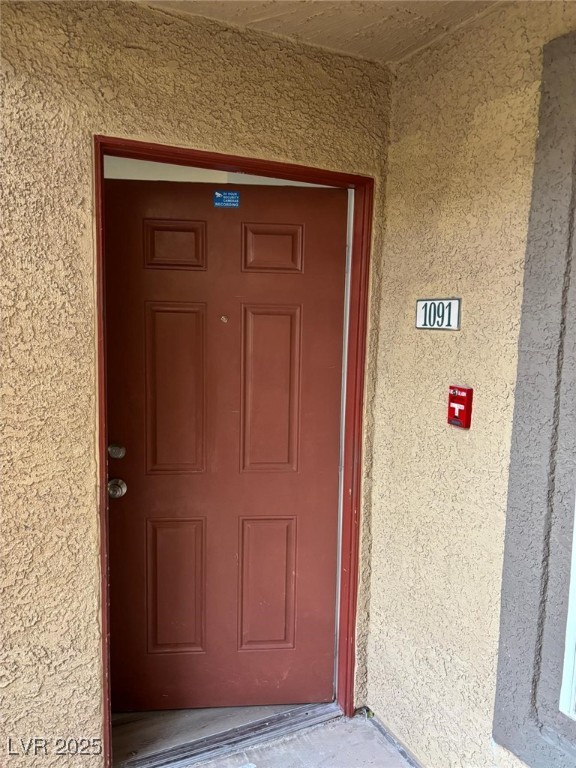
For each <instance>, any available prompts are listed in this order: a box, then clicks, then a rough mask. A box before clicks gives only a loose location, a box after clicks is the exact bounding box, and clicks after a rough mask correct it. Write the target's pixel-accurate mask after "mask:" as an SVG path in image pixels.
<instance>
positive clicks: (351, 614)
mask: <svg viewBox="0 0 576 768" xmlns="http://www.w3.org/2000/svg"><path fill="white" fill-rule="evenodd" d="M105 155H113V156H116V157H126V158H130V159H137V160H149V161H153V162H160V163H171V164H176V165H186V166H194V167H196V168H206V169H211V170H219V171H228V172H232V173H238V172H239V173H247V174H254V175H257V176H270V177H274V178H280V179H287V180H290V181H300V182H308V183H312V184H323V185H326V186H332V187H342V188H346V189H353V190H354V193H355V194H354V209H353V237H352V243H351V263H350V270H351V274H350V278H349V280H350V302H349V318H348V339H347V341H348V352H347V361H346V374H345V376H346V395H345V404H344V431H343V435H344V439H343V448H344V450H343V457H344V466H343V475H342V478H343V482H342V496H343V498H342V520H341V541H340V547H341V562H340V598H339V611H338V643H337V670H336V675H335V677H336V680H335V684H336V686H335V687H336V702H337V703H338V705H339V706H340V708H341V709H342V711H343V713H344V714H345V715H346V716H347V717H351V716H352V715H353V714H354V667H355V656H356V637H355V631H356V612H357V599H358V574H359V550H360V507H361V493H362V489H361V481H362V440H363V418H362V417H363V405H364V376H365V363H366V342H367V330H368V298H369V297H368V281H369V263H370V251H371V240H372V211H373V200H374V179H373V178H371V177H369V176H360V175H356V174H348V173H340V172H337V171H328V170H323V169H320V168H313V167H308V166H302V165H296V164H292V163H281V162H277V161H272V160H261V159H256V158H249V157H240V156H235V155H227V154H220V153H215V152H205V151H201V150H196V149H187V148H184V147H173V146H167V145H163V144H153V143H149V142H142V141H134V140H132V139H124V138H116V137H110V136H102V135H95V136H94V182H95V184H94V195H95V225H96V300H97V301H96V303H97V343H98V348H97V364H98V457H99V477H98V481H99V496H98V499H99V518H100V560H101V563H100V566H101V595H102V601H101V602H102V615H101V627H102V661H103V676H102V680H103V683H102V685H103V713H104V740H103V741H104V756H105V765H106V766H109V765H111V733H110V729H111V718H110V669H109V660H110V653H109V651H110V636H109V619H108V606H109V590H108V519H107V509H108V497H107V493H106V481H107V478H106V466H107V458H106V456H107V453H106V451H107V444H108V443H107V434H106V375H105V374H106V370H105V366H106V350H105V336H104V317H105V316H104V308H105V303H104V302H105V289H104V286H105V280H104V268H105V259H104V226H105V222H104V205H103V196H104V156H105Z"/></svg>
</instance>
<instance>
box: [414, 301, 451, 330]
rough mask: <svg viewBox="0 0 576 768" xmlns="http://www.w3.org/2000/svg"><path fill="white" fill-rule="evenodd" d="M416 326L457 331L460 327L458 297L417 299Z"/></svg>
mask: <svg viewBox="0 0 576 768" xmlns="http://www.w3.org/2000/svg"><path fill="white" fill-rule="evenodd" d="M416 328H424V329H428V330H431V331H433V330H436V331H457V330H458V329H459V328H460V299H419V300H418V301H417V302H416Z"/></svg>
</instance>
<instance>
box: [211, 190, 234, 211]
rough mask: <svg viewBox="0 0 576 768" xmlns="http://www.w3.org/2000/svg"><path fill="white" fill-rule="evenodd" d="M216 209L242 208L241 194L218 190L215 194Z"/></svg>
mask: <svg viewBox="0 0 576 768" xmlns="http://www.w3.org/2000/svg"><path fill="white" fill-rule="evenodd" d="M214 208H240V192H231V191H229V190H227V189H218V190H216V192H214Z"/></svg>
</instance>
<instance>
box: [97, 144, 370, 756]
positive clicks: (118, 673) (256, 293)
mask: <svg viewBox="0 0 576 768" xmlns="http://www.w3.org/2000/svg"><path fill="white" fill-rule="evenodd" d="M176 151H177V150H176ZM105 154H106V153H105V152H102V155H101V158H100V160H101V161H103V160H104V157H105ZM102 167H104V169H105V173H104V174H103V175H104V177H105V178H102V179H101V181H100V189H101V192H102V199H101V202H102V206H103V224H104V227H103V231H102V246H103V256H104V257H105V258H104V262H105V269H104V270H103V272H104V274H105V279H104V281H103V283H102V288H103V298H104V299H105V308H106V310H105V317H103V325H104V330H105V338H106V348H105V349H106V365H105V371H106V393H107V402H106V411H105V414H106V444H105V446H103V448H104V449H105V450H106V454H107V462H108V475H107V478H106V480H107V482H108V483H109V496H110V498H109V501H108V504H107V506H108V508H109V515H108V518H107V527H108V541H109V547H108V555H109V565H110V578H109V580H107V587H108V589H109V595H110V614H109V622H110V658H111V702H112V711H113V712H116V713H131V714H122V715H119V716H116V718H115V729H114V730H115V743H116V745H117V752H118V755H117V759H118V760H120V761H121V762H123V763H125V764H126V761H128V764H130V763H132V764H133V765H136V764H138V765H140V764H141V763H140V762H139V758H137V757H136V756H135V755H134V754H132V758H131V757H130V753H134V751H136V753H138V752H139V751H140V752H141V751H142V746H141V747H140V749H138V748H136V750H135V749H134V748H133V747H130V746H128V742H129V741H130V738H129V734H130V733H132V734H134V733H138V732H140V733H141V734H142V733H143V731H144V730H147V732H148V736H147V737H146V738H144V737H143V736H141V737H140V742H141V745H142V744H143V745H144V748H145V750H147V752H146V754H144V753H142V758H143V759H145V758H147V757H149V756H150V755H152V754H156V755H159V754H160V753H164V752H170V750H173V749H180V748H181V747H183V746H184V747H185V748H186V749H188V750H189V748H190V745H191V744H193V743H194V742H199V741H202V739H206V738H207V739H208V740H209V741H210V739H212V740H213V739H214V738H217V739H220V737H221V734H222V732H223V731H226V732H229V733H236V734H238V732H239V731H240V732H242V731H243V730H245V729H250V728H254V727H255V728H256V730H257V731H258V730H259V729H260V730H261V729H262V727H267V726H268V725H269V724H270V723H276V724H278V723H282V722H284V725H286V724H288V723H289V722H290V721H291V720H292V721H293V722H294V723H297V722H298V721H299V719H300V720H301V719H302V716H303V715H304V712H303V710H302V707H303V708H304V709H306V710H310V711H307V712H306V713H305V715H306V717H308V718H309V717H310V716H311V713H312V717H317V718H320V719H326V718H327V717H333V716H334V715H335V714H337V713H339V712H341V711H342V710H341V707H342V704H344V706H345V708H348V709H349V707H350V705H346V704H345V702H344V699H345V698H347V696H348V697H349V696H350V693H348V694H347V696H346V695H344V691H343V690H342V680H346V679H347V678H350V675H351V661H352V659H351V658H350V654H349V648H350V643H349V638H348V639H347V640H346V641H345V642H346V645H347V646H348V649H347V650H348V652H345V653H344V654H342V653H341V655H340V658H339V659H338V663H337V650H340V649H341V646H340V643H341V642H342V641H343V635H342V626H344V627H345V628H346V633H348V632H349V631H350V628H351V626H353V613H351V611H353V610H354V601H353V600H352V602H350V597H351V592H350V589H351V584H350V582H349V578H350V575H351V573H350V569H349V564H350V562H351V561H354V559H355V557H356V553H355V551H354V547H355V546H356V545H357V541H356V540H355V538H354V535H352V536H350V535H349V533H350V528H351V526H350V511H351V510H350V509H349V499H350V497H351V494H352V490H353V489H352V488H349V487H347V494H346V495H347V496H348V499H346V501H344V500H343V497H344V494H343V488H344V486H345V485H346V486H347V485H349V482H350V480H354V481H355V482H356V481H357V477H356V472H354V471H349V472H348V474H346V465H347V464H350V457H351V451H350V448H351V447H352V445H355V439H356V440H357V437H358V435H356V436H354V434H353V431H352V430H351V429H350V430H349V431H348V434H347V433H346V430H345V429H344V425H345V418H344V416H345V415H346V414H349V413H352V415H353V416H354V418H355V419H356V420H357V418H358V415H357V414H354V411H353V408H352V407H351V406H357V397H358V390H357V388H356V387H353V388H352V391H353V392H355V395H356V401H354V402H351V401H350V395H349V393H347V385H348V386H349V380H350V378H351V377H350V373H351V371H350V361H349V358H348V357H347V353H348V354H349V352H350V349H349V347H350V332H351V331H355V332H357V331H358V329H359V328H360V327H361V326H360V324H359V322H358V321H359V319H360V318H359V317H358V309H359V306H360V307H361V302H360V304H359V302H358V299H359V297H358V296H357V295H355V292H356V294H357V290H358V288H359V287H361V285H362V278H363V279H364V280H365V278H366V273H365V270H364V272H363V273H362V272H361V273H360V274H359V275H358V276H357V277H358V278H361V279H360V280H358V279H357V280H356V289H354V286H353V281H352V280H351V279H350V272H351V270H350V269H349V268H347V265H348V267H350V266H351V265H352V258H351V257H352V248H351V243H352V228H353V222H354V221H355V220H358V218H359V217H358V209H357V208H355V207H354V197H353V191H349V190H348V188H347V187H346V186H344V185H339V184H334V185H330V184H323V183H322V182H323V181H325V180H326V179H325V178H324V177H323V176H322V174H319V177H318V179H317V182H316V181H313V180H312V178H310V181H308V180H307V179H306V180H304V179H297V178H296V179H293V180H291V183H285V180H283V179H281V178H274V179H273V180H272V183H268V182H269V179H268V178H267V177H266V178H262V179H258V178H255V177H253V176H252V177H251V176H246V175H243V176H242V175H241V174H238V173H237V172H235V171H228V170H227V171H226V172H221V171H219V170H218V169H216V170H214V169H202V170H200V171H198V169H196V168H193V167H186V168H183V167H182V166H176V170H177V173H178V176H179V177H178V180H177V181H174V180H168V179H167V178H166V175H168V177H169V175H170V173H171V172H173V170H171V169H170V166H169V165H163V164H162V163H158V162H154V163H150V162H146V163H141V162H139V160H138V158H133V157H132V158H118V157H115V156H112V157H106V162H105V165H104V163H102V162H101V165H100V170H101V171H102ZM122 167H124V169H127V173H126V176H127V177H128V178H126V177H124V178H122V174H123V171H122ZM172 168H173V167H172ZM159 169H160V171H159ZM158 172H160V174H161V175H160V178H155V174H156V173H158ZM190 174H200V175H202V176H203V178H202V179H201V180H200V181H198V180H197V179H194V180H190ZM218 174H221V175H222V176H225V177H226V178H219V177H218ZM325 175H326V174H325ZM328 176H331V174H328ZM309 177H310V175H308V178H309ZM365 181H367V180H365ZM243 182H245V183H243ZM360 213H364V214H365V210H363V209H361V210H360ZM360 223H362V220H360ZM364 234H365V233H364ZM357 242H358V239H357ZM361 242H363V240H362V241H361ZM364 266H365V265H364ZM351 299H352V302H353V304H352V303H351V302H350V300H351ZM349 306H353V313H351V314H350V315H349V313H348V308H349ZM364 310H365V307H364ZM364 320H365V316H364ZM358 345H359V339H358V337H357V336H356V335H355V336H354V337H353V344H352V350H351V351H352V353H353V355H352V358H353V359H354V360H356V361H357V359H358V352H359V350H358ZM362 349H363V346H362ZM354 373H355V377H354V378H355V379H357V378H358V371H354ZM347 394H348V396H347ZM354 423H355V422H354V421H353V422H352V424H354ZM348 426H350V422H349V424H348ZM350 469H352V470H353V469H354V468H353V467H349V470H350ZM356 514H357V512H356ZM351 547H352V548H351ZM343 561H345V562H346V569H345V571H346V576H345V578H342V574H343V571H344V569H343ZM344 596H345V598H346V602H345V603H344V606H345V608H346V611H345V613H344V615H343V614H342V612H341V608H342V606H343V597H344ZM344 637H346V635H344ZM336 699H338V701H339V702H340V703H339V705H335V704H332V703H331V702H334V701H335V700H336ZM349 700H350V699H349ZM315 706H319V707H320V709H319V710H314V707H315ZM261 707H265V708H267V709H264V710H263V709H261ZM206 708H212V709H211V710H209V711H208V710H206ZM214 708H217V709H214ZM240 708H244V709H240ZM250 708H252V709H250ZM331 708H332V709H331ZM175 710H179V712H178V711H175ZM192 710H194V711H192ZM162 711H164V712H165V713H166V714H160V713H161V712H162ZM145 712H156V713H158V714H156V715H146V714H144V713H145ZM134 713H137V714H134ZM306 717H305V718H304V719H306ZM228 726H229V727H228ZM299 727H301V724H300V726H299ZM150 750H152V751H150ZM154 750H155V751H154ZM158 750H160V752H158ZM134 760H136V763H134ZM115 762H116V761H115ZM158 764H160V763H158ZM142 765H143V763H142Z"/></svg>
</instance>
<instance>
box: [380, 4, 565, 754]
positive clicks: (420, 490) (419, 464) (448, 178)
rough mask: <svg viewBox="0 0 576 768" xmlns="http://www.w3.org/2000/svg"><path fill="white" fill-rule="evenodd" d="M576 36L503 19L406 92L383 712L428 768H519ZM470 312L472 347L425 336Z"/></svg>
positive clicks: (383, 428) (387, 358)
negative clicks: (550, 113)
mask: <svg viewBox="0 0 576 768" xmlns="http://www.w3.org/2000/svg"><path fill="white" fill-rule="evenodd" d="M575 28H576V4H575V3H562V2H557V3H538V2H532V3H524V4H521V5H519V6H517V7H516V8H512V9H507V8H497V9H495V10H493V11H492V12H491V13H490V14H488V15H487V16H486V17H485V18H484V19H483V20H482V21H479V22H478V23H477V24H476V25H475V26H474V27H473V28H468V29H466V28H463V29H461V30H460V31H459V32H457V33H455V34H454V35H453V36H452V37H449V38H446V39H445V40H444V41H443V42H442V43H441V44H439V45H437V46H436V47H435V48H433V49H431V50H428V51H426V52H423V53H422V54H420V55H419V56H417V57H415V58H413V59H412V60H410V61H409V62H408V63H406V64H404V65H403V66H402V67H400V68H399V69H398V71H397V79H396V81H395V84H394V88H393V102H392V103H393V107H392V129H391V130H392V143H391V146H390V151H389V176H388V185H387V191H386V198H387V206H386V211H387V213H386V226H387V234H386V238H385V242H384V257H383V273H382V283H383V291H382V298H381V305H380V337H379V344H378V365H377V376H378V387H377V393H376V399H375V421H376V435H375V440H374V448H375V452H374V458H373V478H374V488H373V505H372V549H371V551H372V569H371V572H372V578H371V599H370V604H369V607H370V624H369V636H368V659H367V702H368V704H369V705H370V707H372V708H373V709H374V710H375V712H376V713H377V715H378V716H379V717H380V718H381V720H382V721H383V722H384V723H385V724H386V725H387V726H388V727H389V728H390V729H391V730H392V731H393V732H394V734H395V735H396V736H397V737H398V738H399V739H400V740H401V741H402V742H403V743H404V744H405V745H407V746H408V747H409V749H410V750H411V751H412V753H413V754H414V755H415V756H416V757H417V758H418V759H419V760H420V761H421V763H422V765H423V766H426V768H452V767H453V768H456V766H458V767H459V768H485V767H487V766H494V765H501V766H504V765H506V766H514V765H518V762H517V761H515V760H514V759H513V758H512V757H511V756H510V755H508V754H507V753H505V752H504V751H503V750H500V749H499V748H496V747H493V746H492V743H491V726H492V715H493V704H494V693H495V676H496V660H497V644H498V622H499V610H500V586H501V567H502V555H503V542H504V524H505V511H506V493H507V479H508V478H507V471H508V461H509V451H510V435H511V423H512V409H513V405H514V384H515V372H516V362H517V341H518V330H519V318H520V303H521V299H522V279H523V259H524V253H525V245H526V233H527V223H528V211H529V204H530V194H531V181H532V171H533V161H534V149H535V139H536V132H537V117H538V103H539V85H540V77H541V48H542V45H543V44H544V43H545V42H547V41H549V40H550V39H553V38H555V37H557V36H559V35H561V34H563V33H565V32H567V31H569V30H572V29H575ZM453 295H454V296H461V297H462V302H463V311H462V331H461V332H460V333H432V332H424V331H416V330H414V304H415V300H416V298H417V297H430V296H438V297H439V296H453ZM451 383H455V384H464V385H469V386H473V387H474V389H475V395H474V396H475V409H474V416H473V425H472V429H471V430H470V432H469V433H467V432H462V431H458V430H457V429H453V428H450V427H448V426H447V425H446V424H445V421H446V397H447V388H448V385H449V384H451ZM510 608H512V607H510Z"/></svg>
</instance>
